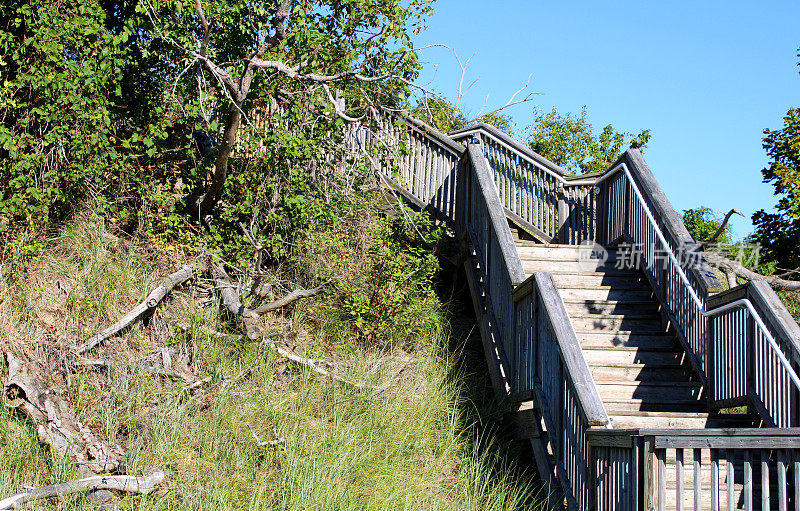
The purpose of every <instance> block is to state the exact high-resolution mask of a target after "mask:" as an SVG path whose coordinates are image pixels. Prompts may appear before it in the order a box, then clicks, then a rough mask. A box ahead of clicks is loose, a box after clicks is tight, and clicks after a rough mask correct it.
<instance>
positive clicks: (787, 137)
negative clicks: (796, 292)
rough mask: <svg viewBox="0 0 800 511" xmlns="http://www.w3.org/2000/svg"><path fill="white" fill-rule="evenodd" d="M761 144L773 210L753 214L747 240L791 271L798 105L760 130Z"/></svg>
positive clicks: (798, 233) (798, 214)
mask: <svg viewBox="0 0 800 511" xmlns="http://www.w3.org/2000/svg"><path fill="white" fill-rule="evenodd" d="M798 56H800V50H798ZM763 147H764V149H765V150H766V152H767V156H769V158H770V163H769V166H768V167H766V168H764V169H763V170H762V171H761V174H762V175H763V177H764V182H765V183H771V184H772V186H773V187H774V190H775V195H776V196H777V197H778V202H777V204H776V205H775V209H776V211H777V212H776V213H769V212H767V211H765V210H763V209H762V210H760V211H757V212H756V213H755V214H753V224H754V225H755V227H756V230H755V232H754V233H753V235H752V236H751V240H752V241H754V242H757V243H760V244H761V246H762V247H763V251H762V254H763V257H764V258H765V259H766V260H767V261H771V262H774V263H775V264H776V266H777V267H778V268H779V269H784V270H793V269H795V268H798V267H800V108H797V107H795V108H790V109H789V111H788V112H787V113H786V115H785V116H784V118H783V127H782V128H781V129H779V130H770V129H765V130H764V139H763ZM796 276H797V275H796V274H795V277H796Z"/></svg>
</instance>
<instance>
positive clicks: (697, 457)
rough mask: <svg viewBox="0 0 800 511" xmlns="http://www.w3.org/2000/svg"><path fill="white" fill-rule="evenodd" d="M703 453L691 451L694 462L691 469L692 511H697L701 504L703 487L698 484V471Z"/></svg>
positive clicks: (695, 450)
mask: <svg viewBox="0 0 800 511" xmlns="http://www.w3.org/2000/svg"><path fill="white" fill-rule="evenodd" d="M702 455H703V453H702V452H701V451H700V449H692V456H693V457H694V461H693V463H692V468H693V472H694V509H695V510H698V509H701V505H702V502H703V486H702V484H700V470H701V467H702V464H701V461H702V460H701V459H702Z"/></svg>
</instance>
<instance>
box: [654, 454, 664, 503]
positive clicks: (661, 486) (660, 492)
mask: <svg viewBox="0 0 800 511" xmlns="http://www.w3.org/2000/svg"><path fill="white" fill-rule="evenodd" d="M656 456H657V457H658V473H657V474H656V478H657V479H658V511H664V510H665V509H666V505H667V463H666V457H667V452H666V451H665V450H664V449H659V450H658V451H657V452H656Z"/></svg>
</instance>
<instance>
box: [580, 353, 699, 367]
mask: <svg viewBox="0 0 800 511" xmlns="http://www.w3.org/2000/svg"><path fill="white" fill-rule="evenodd" d="M583 357H584V358H585V359H586V363H587V364H589V366H590V367H591V366H618V365H619V366H631V365H632V364H639V365H642V366H647V367H675V366H680V365H682V364H683V362H684V359H685V358H686V357H685V355H684V353H683V352H668V351H667V352H664V351H647V350H638V349H633V350H605V349H584V350H583Z"/></svg>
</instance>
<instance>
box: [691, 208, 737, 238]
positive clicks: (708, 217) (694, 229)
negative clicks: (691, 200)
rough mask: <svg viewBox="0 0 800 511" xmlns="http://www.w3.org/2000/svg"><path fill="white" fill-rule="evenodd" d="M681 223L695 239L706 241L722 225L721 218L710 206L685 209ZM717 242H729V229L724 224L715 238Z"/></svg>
mask: <svg viewBox="0 0 800 511" xmlns="http://www.w3.org/2000/svg"><path fill="white" fill-rule="evenodd" d="M683 223H684V225H686V229H687V230H688V231H689V234H690V235H691V236H692V238H694V239H695V241H698V242H701V243H702V242H708V241H711V239H712V238H713V237H714V234H716V232H717V231H718V230H719V228H720V226H721V225H722V220H721V219H720V218H719V217H717V216H716V215H715V214H714V211H713V210H712V209H711V208H707V207H705V206H700V207H697V208H694V209H687V210H684V212H683ZM716 241H717V242H718V243H723V244H726V245H729V244H730V243H731V229H730V226H728V225H726V226H725V229H724V230H723V231H722V232H721V233H720V235H719V236H718V237H717V240H716Z"/></svg>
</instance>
